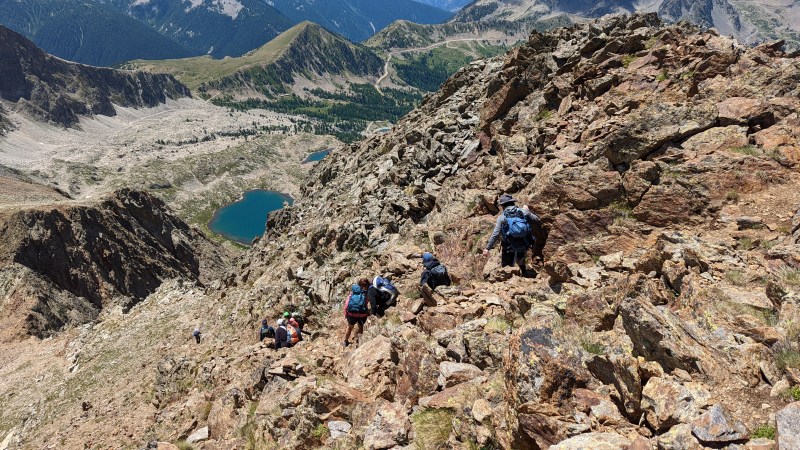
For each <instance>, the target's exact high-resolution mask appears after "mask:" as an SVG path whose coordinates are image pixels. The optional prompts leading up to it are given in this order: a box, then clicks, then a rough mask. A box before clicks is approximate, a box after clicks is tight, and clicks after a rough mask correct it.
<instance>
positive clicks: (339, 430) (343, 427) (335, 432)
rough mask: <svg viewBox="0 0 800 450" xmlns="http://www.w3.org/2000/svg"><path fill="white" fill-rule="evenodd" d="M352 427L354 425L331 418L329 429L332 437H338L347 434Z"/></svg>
mask: <svg viewBox="0 0 800 450" xmlns="http://www.w3.org/2000/svg"><path fill="white" fill-rule="evenodd" d="M352 428H353V426H352V425H350V424H349V423H347V422H345V421H342V420H331V421H329V422H328V430H329V431H330V433H331V439H338V438H340V437H342V436H345V435H346V434H347V433H349V432H350V430H351V429H352Z"/></svg>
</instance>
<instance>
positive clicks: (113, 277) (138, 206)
mask: <svg viewBox="0 0 800 450" xmlns="http://www.w3.org/2000/svg"><path fill="white" fill-rule="evenodd" d="M18 184H19V183H18ZM16 188H17V189H20V187H19V186H18V185H16ZM51 201H52V202H53V203H54V204H58V203H63V200H62V202H57V201H56V199H53V200H51ZM0 233H2V235H3V245H2V248H0V279H2V281H3V282H2V289H0V298H2V301H1V302H0V305H2V308H0V323H2V330H3V331H2V333H0V340H3V341H7V340H10V339H19V338H24V337H27V336H29V335H34V336H38V337H40V338H43V337H46V336H49V335H52V334H53V333H55V332H57V331H59V330H61V329H63V328H65V327H68V326H75V325H81V324H83V323H87V322H91V321H93V320H95V319H96V318H97V316H98V314H99V313H100V311H101V310H103V309H105V308H114V307H121V308H122V309H123V310H124V311H127V310H129V309H130V308H131V307H132V306H133V305H135V304H136V303H138V302H140V301H142V300H143V299H145V298H146V297H147V296H148V295H149V294H151V293H153V292H154V291H155V290H156V289H157V288H158V287H159V286H160V285H161V284H162V283H163V282H164V281H165V280H168V279H183V280H186V281H187V282H194V283H198V284H200V285H202V283H204V282H205V283H207V282H208V281H209V280H210V279H212V278H214V277H215V276H216V275H217V274H218V273H219V271H220V269H221V268H222V266H223V263H224V262H225V260H226V254H225V253H224V252H222V251H220V249H218V248H217V247H216V246H215V245H213V244H212V243H211V242H209V241H208V240H207V239H206V238H205V237H204V236H203V235H202V233H200V232H199V231H197V230H194V229H191V228H190V227H188V226H187V225H186V224H185V223H183V222H182V221H181V220H180V219H177V218H175V217H173V216H172V215H171V212H170V211H168V210H167V208H166V206H165V205H164V203H163V202H161V201H160V200H158V199H157V198H155V197H153V196H152V195H150V194H146V193H141V192H135V191H128V190H122V191H118V192H117V193H115V194H114V195H112V196H110V197H109V198H107V199H105V200H103V201H101V202H99V204H94V203H90V204H84V205H81V204H75V205H61V206H53V207H47V206H39V207H36V208H33V209H23V210H18V211H14V210H11V211H0Z"/></svg>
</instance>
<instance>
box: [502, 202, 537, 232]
mask: <svg viewBox="0 0 800 450" xmlns="http://www.w3.org/2000/svg"><path fill="white" fill-rule="evenodd" d="M503 215H504V216H506V227H505V231H506V232H505V237H506V239H508V238H512V239H515V240H519V239H527V238H528V237H530V235H531V226H530V224H529V223H528V219H526V218H525V214H524V213H523V212H522V211H521V210H520V209H519V208H514V209H506V210H505V211H503Z"/></svg>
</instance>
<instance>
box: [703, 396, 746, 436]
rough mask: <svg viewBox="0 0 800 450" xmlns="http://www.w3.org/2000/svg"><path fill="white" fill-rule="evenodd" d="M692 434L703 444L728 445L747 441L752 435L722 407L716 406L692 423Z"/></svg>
mask: <svg viewBox="0 0 800 450" xmlns="http://www.w3.org/2000/svg"><path fill="white" fill-rule="evenodd" d="M692 434H694V436H695V437H696V438H697V440H699V441H700V442H702V443H703V444H713V445H719V444H727V443H731V442H741V441H746V440H747V439H748V438H749V437H750V434H749V433H748V431H747V428H746V427H745V426H744V424H742V423H741V422H739V421H737V420H735V419H734V418H733V416H731V413H730V412H728V410H727V409H725V407H723V406H722V405H719V404H717V405H714V406H712V407H711V409H709V410H708V411H706V412H705V413H703V415H702V416H700V417H698V418H697V419H695V421H694V422H692Z"/></svg>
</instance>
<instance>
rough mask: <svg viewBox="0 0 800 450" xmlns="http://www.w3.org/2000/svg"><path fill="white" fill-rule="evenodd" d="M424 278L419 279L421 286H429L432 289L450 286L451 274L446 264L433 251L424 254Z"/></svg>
mask: <svg viewBox="0 0 800 450" xmlns="http://www.w3.org/2000/svg"><path fill="white" fill-rule="evenodd" d="M422 267H424V269H423V270H422V278H420V280H419V285H420V287H422V286H428V287H429V288H431V290H434V289H436V287H437V286H450V284H451V281H450V275H449V274H448V273H447V267H445V266H444V264H442V263H441V262H439V260H438V259H436V257H435V256H433V253H431V252H425V253H423V254H422Z"/></svg>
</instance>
